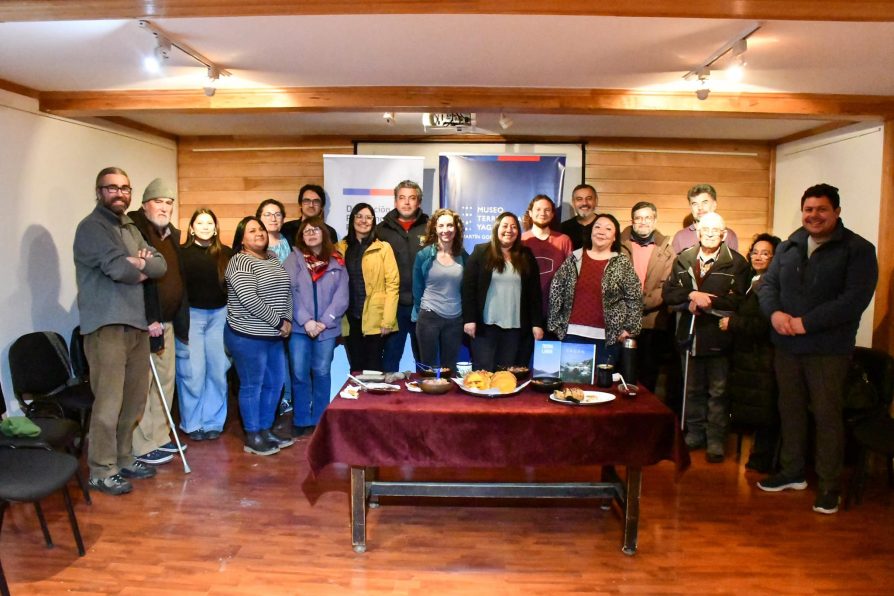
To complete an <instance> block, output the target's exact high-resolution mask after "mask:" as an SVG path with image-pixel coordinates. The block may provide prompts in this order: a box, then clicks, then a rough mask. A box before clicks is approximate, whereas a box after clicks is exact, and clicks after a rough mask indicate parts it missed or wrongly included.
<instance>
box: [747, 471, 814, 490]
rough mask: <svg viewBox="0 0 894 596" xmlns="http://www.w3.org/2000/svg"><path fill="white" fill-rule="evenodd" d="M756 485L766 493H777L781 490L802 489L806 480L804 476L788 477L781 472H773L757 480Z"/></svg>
mask: <svg viewBox="0 0 894 596" xmlns="http://www.w3.org/2000/svg"><path fill="white" fill-rule="evenodd" d="M757 487H758V488H759V489H761V490H763V491H766V492H768V493H778V492H780V491H783V490H804V489H805V488H807V481H806V480H804V478H789V477H788V476H783V475H782V474H775V475H773V476H767V477H766V478H764V479H763V480H760V481H758V483H757Z"/></svg>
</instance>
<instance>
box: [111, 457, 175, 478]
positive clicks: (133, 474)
mask: <svg viewBox="0 0 894 596" xmlns="http://www.w3.org/2000/svg"><path fill="white" fill-rule="evenodd" d="M172 457H173V456H172ZM118 473H119V474H121V475H122V476H124V477H125V478H137V479H139V480H142V479H143V478H152V477H153V476H155V473H156V472H155V468H153V467H152V466H147V465H146V464H144V463H143V462H141V461H140V460H136V461H135V462H133V463H132V464H130V467H129V468H121V471H120V472H118Z"/></svg>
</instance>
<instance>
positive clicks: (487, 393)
mask: <svg viewBox="0 0 894 596" xmlns="http://www.w3.org/2000/svg"><path fill="white" fill-rule="evenodd" d="M452 380H453V382H454V383H456V386H457V387H459V388H460V389H462V390H463V391H465V392H466V393H469V394H471V395H478V396H480V397H508V396H510V395H515V394H516V393H518V392H519V391H521V390H522V389H524V388H525V387H527V386H528V383H530V382H531V379H528V380H527V381H525V382H524V383H522V384H521V385H516V386H515V391H510V392H509V393H500V390H499V389H472V388H471V387H466V386H465V385H463V380H462V379H458V378H456V377H454V378H453V379H452Z"/></svg>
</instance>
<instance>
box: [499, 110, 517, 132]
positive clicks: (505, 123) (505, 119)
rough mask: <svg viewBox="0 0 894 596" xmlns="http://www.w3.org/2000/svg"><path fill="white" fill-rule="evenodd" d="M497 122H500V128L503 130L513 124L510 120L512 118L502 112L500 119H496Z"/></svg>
mask: <svg viewBox="0 0 894 596" xmlns="http://www.w3.org/2000/svg"><path fill="white" fill-rule="evenodd" d="M498 122H499V123H500V128H502V129H503V130H506V129H508V128H509V127H510V126H512V125H513V124H515V123H514V122H513V121H512V118H510V117H509V116H507V115H506V114H503V113H502V112H501V113H500V119H499V120H498Z"/></svg>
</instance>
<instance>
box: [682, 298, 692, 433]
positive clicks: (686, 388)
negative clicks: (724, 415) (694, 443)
mask: <svg viewBox="0 0 894 596" xmlns="http://www.w3.org/2000/svg"><path fill="white" fill-rule="evenodd" d="M694 332H695V315H692V321H691V322H690V323H689V338H688V339H687V340H686V362H684V363H683V407H682V408H681V409H680V430H684V428H685V425H686V394H687V393H688V391H689V357H690V355H691V353H692V346H693V342H694V341H695V338H694V337H693V334H694Z"/></svg>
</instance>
